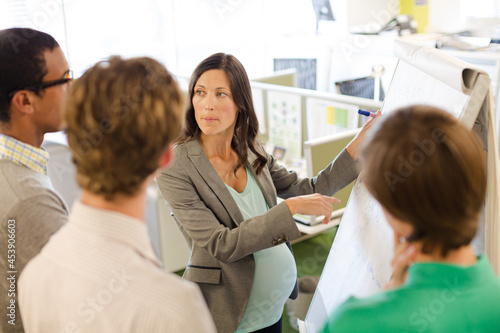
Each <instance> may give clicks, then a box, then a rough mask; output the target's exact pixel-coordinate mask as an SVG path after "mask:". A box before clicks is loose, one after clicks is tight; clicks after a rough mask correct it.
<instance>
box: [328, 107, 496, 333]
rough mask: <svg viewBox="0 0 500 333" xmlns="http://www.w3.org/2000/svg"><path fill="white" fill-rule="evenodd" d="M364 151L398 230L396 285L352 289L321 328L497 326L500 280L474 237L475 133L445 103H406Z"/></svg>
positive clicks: (369, 179) (480, 158)
mask: <svg viewBox="0 0 500 333" xmlns="http://www.w3.org/2000/svg"><path fill="white" fill-rule="evenodd" d="M361 159H362V162H363V168H364V170H367V171H368V170H369V172H365V173H364V175H362V176H361V177H362V179H363V182H364V184H365V185H366V187H367V189H368V191H369V192H370V193H371V194H372V195H373V197H374V198H375V199H377V201H378V202H379V203H380V204H381V206H382V210H383V212H384V215H385V217H386V219H387V221H388V223H389V225H390V226H391V227H392V229H393V230H394V239H395V244H396V247H395V258H394V260H393V267H394V272H393V276H392V279H391V281H390V282H389V283H388V284H387V286H386V289H390V290H388V291H386V292H384V293H380V294H378V295H375V296H372V297H369V298H366V299H357V298H354V297H351V298H350V299H348V300H347V301H346V302H345V303H344V304H342V305H341V306H340V307H339V308H338V309H337V310H336V311H335V312H334V313H333V315H332V316H331V317H330V318H329V320H328V322H327V323H326V326H325V328H324V330H323V332H365V331H366V330H367V329H368V328H369V330H370V331H373V332H403V331H404V332H424V331H425V332H497V331H498V329H499V327H500V302H499V300H500V280H499V279H498V277H496V276H495V274H494V272H493V269H492V268H491V265H490V264H489V262H488V260H487V258H486V257H485V256H484V255H480V256H476V254H475V253H474V251H473V249H472V247H471V245H470V242H471V241H472V238H473V237H474V236H475V234H476V231H477V227H478V221H479V218H480V214H481V210H482V207H483V203H484V199H485V193H486V164H485V156H484V154H483V151H482V148H481V146H480V145H479V143H478V140H477V138H476V137H475V135H474V134H473V133H472V132H471V131H470V130H468V129H467V128H466V127H465V126H464V125H463V124H462V123H460V121H458V120H457V119H455V118H453V117H452V116H451V115H450V114H448V113H446V112H445V111H442V110H439V109H437V108H434V107H430V106H423V105H415V106H409V107H406V108H402V109H399V110H396V111H394V112H393V113H391V114H389V115H387V116H383V117H382V119H381V121H380V122H379V123H378V124H376V125H375V126H374V128H373V131H372V132H370V133H368V135H367V137H366V140H365V142H364V144H363V148H362V151H361Z"/></svg>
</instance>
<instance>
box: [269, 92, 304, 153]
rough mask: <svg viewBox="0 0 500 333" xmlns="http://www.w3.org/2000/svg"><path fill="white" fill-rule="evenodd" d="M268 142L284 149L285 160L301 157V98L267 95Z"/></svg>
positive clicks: (285, 95)
mask: <svg viewBox="0 0 500 333" xmlns="http://www.w3.org/2000/svg"><path fill="white" fill-rule="evenodd" d="M267 101H268V124H269V142H271V143H272V144H273V145H274V146H276V147H281V148H284V149H286V152H287V153H286V154H287V159H290V160H294V159H296V160H298V159H300V158H301V156H302V108H301V97H300V96H297V95H295V94H287V93H280V92H271V91H269V92H268V93H267Z"/></svg>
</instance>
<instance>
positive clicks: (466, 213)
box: [361, 105, 486, 256]
mask: <svg viewBox="0 0 500 333" xmlns="http://www.w3.org/2000/svg"><path fill="white" fill-rule="evenodd" d="M361 158H362V161H363V163H364V169H365V170H367V171H369V172H367V173H366V176H364V177H363V181H364V183H365V184H366V187H367V189H368V190H369V192H370V193H371V194H372V195H373V196H374V197H375V199H377V200H378V201H379V202H380V204H381V205H382V206H384V207H385V208H386V209H387V211H388V212H389V213H391V214H392V215H393V216H394V217H396V218H398V219H400V220H402V221H404V222H407V223H409V224H411V225H412V226H413V228H414V232H413V234H412V235H411V237H410V238H409V240H410V241H416V240H419V241H422V243H423V249H422V251H423V252H424V253H431V252H433V251H435V250H436V249H438V250H440V251H441V253H442V255H443V256H445V255H446V254H447V253H448V252H449V251H450V250H452V249H457V248H459V247H461V246H464V245H467V244H469V243H470V242H471V240H472V238H473V237H474V236H475V234H476V231H477V225H478V219H479V214H480V211H481V207H482V206H483V202H484V198H485V192H486V165H485V158H484V154H483V153H482V148H481V147H480V145H479V143H478V140H477V139H476V137H475V135H474V133H472V132H471V131H470V130H468V129H467V128H466V127H465V126H464V125H463V124H462V123H461V122H460V121H458V120H457V119H455V118H453V117H452V116H451V115H449V114H448V113H446V112H445V111H442V110H440V109H437V108H434V107H430V106H423V105H414V106H409V107H406V108H401V109H399V110H397V111H395V112H394V113H391V114H389V115H387V116H383V117H382V119H381V120H380V122H379V123H378V124H376V126H375V128H374V129H373V131H372V132H371V133H370V134H369V135H368V136H367V138H366V140H365V143H364V146H363V148H362V152H361Z"/></svg>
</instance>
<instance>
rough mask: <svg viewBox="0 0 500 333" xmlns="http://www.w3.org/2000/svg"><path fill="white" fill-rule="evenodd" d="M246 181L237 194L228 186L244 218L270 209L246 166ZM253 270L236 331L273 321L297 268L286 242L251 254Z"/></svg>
mask: <svg viewBox="0 0 500 333" xmlns="http://www.w3.org/2000/svg"><path fill="white" fill-rule="evenodd" d="M246 171H247V184H246V186H245V189H244V190H243V192H241V193H238V192H237V191H235V190H234V189H233V188H232V187H230V186H227V185H226V187H227V188H228V189H229V192H231V195H232V196H233V198H234V200H235V201H236V204H238V207H239V209H240V211H241V214H242V215H243V218H244V219H249V218H251V217H254V216H258V215H262V214H264V213H265V212H267V211H268V210H269V207H268V206H267V203H266V200H265V198H264V195H263V194H262V191H261V189H260V187H259V185H258V184H257V182H256V181H255V179H254V178H253V175H252V173H251V172H250V170H248V168H247V170H246ZM253 256H254V260H255V272H254V277H253V284H252V289H251V290H250V298H249V300H248V304H247V307H246V309H245V313H244V314H243V319H242V320H241V322H240V325H239V326H238V329H237V330H236V331H235V333H242V332H253V331H256V330H259V329H261V328H264V327H268V326H271V325H272V324H274V323H276V322H277V321H278V320H279V319H280V318H281V315H282V313H283V307H284V306H285V302H286V300H287V299H288V297H289V296H290V294H291V293H292V290H293V288H294V287H295V281H296V280H297V268H296V267H295V259H294V257H293V255H292V252H291V251H290V250H289V249H288V247H287V246H286V244H280V245H277V246H273V247H270V248H267V249H264V250H261V251H258V252H255V253H254V254H253Z"/></svg>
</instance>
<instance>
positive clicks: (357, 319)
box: [322, 256, 500, 333]
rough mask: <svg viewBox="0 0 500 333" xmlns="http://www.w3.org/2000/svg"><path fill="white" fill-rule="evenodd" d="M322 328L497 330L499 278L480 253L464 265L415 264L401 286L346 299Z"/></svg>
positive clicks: (350, 330) (411, 330)
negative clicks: (470, 264)
mask: <svg viewBox="0 0 500 333" xmlns="http://www.w3.org/2000/svg"><path fill="white" fill-rule="evenodd" d="M322 332H324V333H326V332H336V333H337V332H350V333H355V332H500V279H499V278H498V277H497V276H496V275H495V274H494V272H493V269H492V268H491V265H490V263H489V262H488V260H487V258H486V257H485V256H480V257H479V258H478V260H477V263H476V264H474V265H472V266H468V267H465V266H457V265H450V264H445V263H417V264H414V265H413V266H411V267H410V268H409V270H408V279H407V281H406V283H405V284H404V285H403V286H402V287H401V288H398V289H394V290H390V291H387V292H383V293H380V294H377V295H374V296H372V297H369V298H365V299H358V298H355V297H351V298H349V299H348V300H347V301H346V302H345V303H343V304H342V305H341V306H340V307H339V308H338V309H337V310H336V311H335V312H334V313H333V314H332V315H331V316H330V318H329V319H328V321H327V323H326V326H325V327H324V328H323V331H322Z"/></svg>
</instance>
